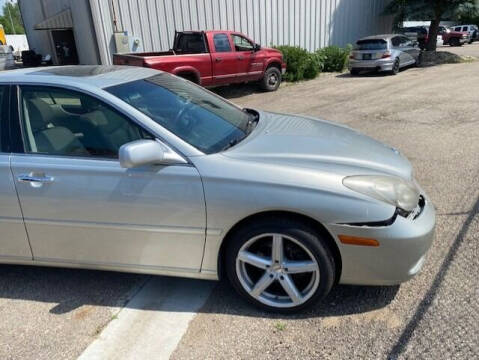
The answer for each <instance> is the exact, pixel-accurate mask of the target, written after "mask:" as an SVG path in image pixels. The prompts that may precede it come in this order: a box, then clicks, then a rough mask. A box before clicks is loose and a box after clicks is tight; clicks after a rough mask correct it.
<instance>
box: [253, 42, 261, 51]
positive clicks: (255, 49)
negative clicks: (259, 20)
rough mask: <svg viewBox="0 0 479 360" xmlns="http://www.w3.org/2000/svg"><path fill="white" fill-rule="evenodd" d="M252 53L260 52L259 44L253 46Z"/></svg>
mask: <svg viewBox="0 0 479 360" xmlns="http://www.w3.org/2000/svg"><path fill="white" fill-rule="evenodd" d="M253 50H254V51H260V50H261V45H260V44H254V48H253Z"/></svg>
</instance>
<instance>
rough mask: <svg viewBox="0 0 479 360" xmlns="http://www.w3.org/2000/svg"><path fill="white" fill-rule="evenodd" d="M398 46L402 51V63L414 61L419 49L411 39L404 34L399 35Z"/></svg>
mask: <svg viewBox="0 0 479 360" xmlns="http://www.w3.org/2000/svg"><path fill="white" fill-rule="evenodd" d="M400 46H401V49H402V52H403V53H404V61H405V62H404V64H413V63H415V62H416V60H417V59H418V57H419V54H420V52H421V51H420V49H419V47H418V46H415V44H414V41H411V40H410V39H409V38H407V37H406V36H401V43H400Z"/></svg>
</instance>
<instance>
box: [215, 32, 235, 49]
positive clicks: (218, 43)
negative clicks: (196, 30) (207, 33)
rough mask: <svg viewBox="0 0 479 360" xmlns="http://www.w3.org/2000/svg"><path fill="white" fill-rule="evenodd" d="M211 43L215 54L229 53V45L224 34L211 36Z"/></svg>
mask: <svg viewBox="0 0 479 360" xmlns="http://www.w3.org/2000/svg"><path fill="white" fill-rule="evenodd" d="M213 41H214V43H215V50H216V52H230V51H231V45H230V41H229V39H228V35H226V34H215V35H214V36H213Z"/></svg>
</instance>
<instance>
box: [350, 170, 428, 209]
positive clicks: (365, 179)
mask: <svg viewBox="0 0 479 360" xmlns="http://www.w3.org/2000/svg"><path fill="white" fill-rule="evenodd" d="M343 185H344V186H346V187H347V188H349V189H351V190H353V191H356V192H359V193H361V194H364V195H367V196H371V197H372V198H374V199H377V200H380V201H384V202H386V203H388V204H391V205H393V206H396V207H397V208H399V209H402V210H404V211H406V212H411V211H413V210H414V209H415V208H416V206H417V204H418V202H419V195H420V193H419V190H418V189H417V187H416V186H415V185H414V184H413V183H412V182H409V181H406V180H403V179H401V178H399V177H395V176H385V175H358V176H348V177H345V178H344V179H343Z"/></svg>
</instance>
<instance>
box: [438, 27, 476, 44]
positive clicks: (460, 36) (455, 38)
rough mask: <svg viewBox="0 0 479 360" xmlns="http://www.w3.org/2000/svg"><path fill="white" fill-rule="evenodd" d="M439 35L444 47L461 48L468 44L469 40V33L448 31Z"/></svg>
mask: <svg viewBox="0 0 479 360" xmlns="http://www.w3.org/2000/svg"><path fill="white" fill-rule="evenodd" d="M441 35H442V39H443V41H444V45H449V46H462V45H464V44H467V43H469V42H470V40H471V37H470V36H469V33H468V32H465V31H454V30H450V29H449V30H448V31H446V32H443V33H442V34H441Z"/></svg>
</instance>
